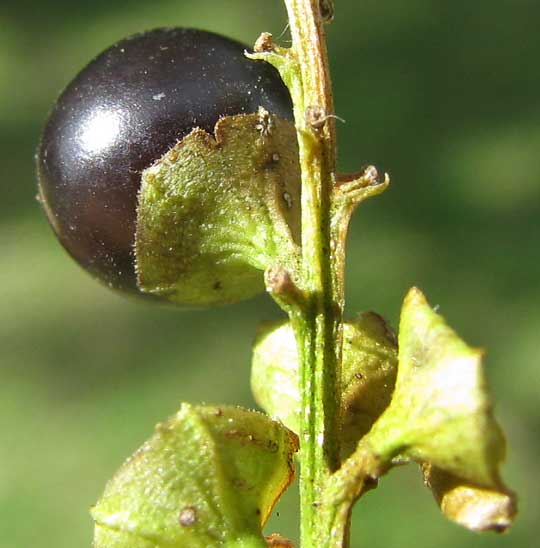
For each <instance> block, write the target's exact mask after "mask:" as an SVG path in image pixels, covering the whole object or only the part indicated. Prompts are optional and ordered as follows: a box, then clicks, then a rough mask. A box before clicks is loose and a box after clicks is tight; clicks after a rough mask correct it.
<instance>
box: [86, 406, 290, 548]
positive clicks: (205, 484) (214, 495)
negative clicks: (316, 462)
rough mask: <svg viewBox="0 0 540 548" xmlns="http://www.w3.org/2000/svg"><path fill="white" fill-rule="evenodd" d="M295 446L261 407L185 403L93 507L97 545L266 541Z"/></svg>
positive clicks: (232, 546)
mask: <svg viewBox="0 0 540 548" xmlns="http://www.w3.org/2000/svg"><path fill="white" fill-rule="evenodd" d="M296 450H297V439H296V436H294V434H292V433H291V432H290V431H288V430H287V429H285V428H284V427H283V426H281V425H280V424H279V423H277V422H275V421H272V420H271V419H269V418H268V417H267V416H265V415H263V414H261V413H257V412H254V411H248V410H246V409H242V408H239V407H229V406H220V407H203V406H197V407H195V406H190V405H188V404H183V405H182V407H181V409H180V411H179V412H178V413H177V414H176V415H175V416H174V417H172V418H170V419H169V420H168V421H166V422H165V423H162V424H159V425H157V427H156V431H155V433H154V435H153V436H152V437H151V438H150V439H149V440H148V441H147V442H146V443H145V444H144V445H143V446H142V447H141V448H140V449H139V450H138V451H136V452H135V453H134V455H133V456H132V457H131V458H130V459H129V460H128V461H127V462H126V463H125V464H124V465H123V466H122V467H121V468H120V470H119V471H118V472H117V474H116V475H115V477H114V478H113V479H112V480H111V481H110V482H109V483H108V485H107V487H106V489H105V493H104V494H103V497H102V498H101V500H100V501H99V502H98V503H97V504H96V506H95V507H94V508H93V509H92V516H93V518H94V520H95V522H96V531H95V539H94V547H95V548H150V547H152V548H185V547H186V546H189V547H190V548H214V547H215V548H217V547H224V548H262V547H265V546H266V542H265V540H264V537H263V536H262V533H261V531H262V527H263V525H264V524H265V522H266V520H267V519H268V516H269V513H270V511H271V509H272V507H273V505H274V503H275V501H276V500H277V498H278V497H279V496H280V495H281V493H282V492H283V491H284V490H285V488H286V487H287V486H288V485H289V483H290V482H291V481H292V478H293V476H294V470H293V464H292V458H293V454H294V452H295V451H296Z"/></svg>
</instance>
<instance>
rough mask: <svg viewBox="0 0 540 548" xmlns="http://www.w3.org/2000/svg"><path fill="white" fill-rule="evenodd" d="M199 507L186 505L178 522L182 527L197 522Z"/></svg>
mask: <svg viewBox="0 0 540 548" xmlns="http://www.w3.org/2000/svg"><path fill="white" fill-rule="evenodd" d="M197 519H198V518H197V509H196V508H195V506H186V507H185V508H184V509H183V510H182V511H181V512H180V516H179V517H178V522H179V523H180V525H181V526H182V527H191V526H192V525H195V523H197Z"/></svg>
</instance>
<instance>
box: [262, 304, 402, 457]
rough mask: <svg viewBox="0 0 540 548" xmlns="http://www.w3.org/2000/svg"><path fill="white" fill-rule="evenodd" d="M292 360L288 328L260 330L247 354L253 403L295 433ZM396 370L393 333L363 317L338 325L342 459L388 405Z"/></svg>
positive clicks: (297, 400) (379, 321) (295, 391)
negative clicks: (340, 331)
mask: <svg viewBox="0 0 540 548" xmlns="http://www.w3.org/2000/svg"><path fill="white" fill-rule="evenodd" d="M298 369H299V368H298V355H297V350H296V343H295V339H294V333H293V330H292V327H291V325H290V323H289V322H279V323H274V324H270V325H267V326H265V327H263V329H262V330H261V333H260V334H259V336H258V337H257V340H256V342H255V346H254V350H253V363H252V373H251V386H252V391H253V394H254V396H255V399H256V401H257V403H258V404H259V405H260V406H261V407H262V408H263V409H264V410H265V411H266V412H267V413H269V414H270V415H271V416H273V417H276V418H278V419H279V420H280V421H282V422H283V424H284V425H285V426H287V428H290V429H291V430H292V431H293V432H296V433H298V431H299V427H300V418H299V415H300V387H299V376H298V375H299V372H298ZM396 370H397V345H396V341H395V336H394V334H393V332H392V331H391V330H390V329H389V327H388V325H387V324H386V322H385V321H384V320H383V319H382V318H381V317H380V316H379V315H377V314H375V313H373V312H367V313H364V314H362V315H360V316H359V317H358V318H357V319H356V320H354V321H352V322H345V323H344V324H343V361H342V383H341V384H342V400H341V408H342V409H341V411H342V412H341V416H342V427H341V446H342V448H341V452H342V457H346V456H348V455H349V454H350V453H351V452H352V451H353V450H354V448H355V447H356V444H357V443H358V441H359V440H360V439H361V438H362V436H364V435H365V434H366V433H367V432H368V431H369V429H370V428H371V426H372V425H373V423H374V422H375V420H376V419H377V418H378V417H379V415H380V414H381V413H382V412H383V411H384V409H385V408H386V407H387V405H388V404H389V403H390V398H391V396H392V391H393V389H394V383H395V378H396Z"/></svg>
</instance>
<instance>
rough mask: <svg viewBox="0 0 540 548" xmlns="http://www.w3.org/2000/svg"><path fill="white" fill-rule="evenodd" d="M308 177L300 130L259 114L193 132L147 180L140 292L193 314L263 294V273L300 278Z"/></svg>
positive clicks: (140, 227) (139, 236)
mask: <svg viewBox="0 0 540 548" xmlns="http://www.w3.org/2000/svg"><path fill="white" fill-rule="evenodd" d="M299 223H300V172H299V164H298V147H297V142H296V133H295V129H294V126H293V125H292V124H291V123H290V122H287V121H286V120H282V119H280V118H278V117H275V116H273V115H271V114H269V113H268V112H266V111H264V110H263V109H260V111H259V113H258V114H248V115H238V116H230V117H225V118H222V119H221V120H220V121H219V122H218V123H217V124H216V128H215V135H209V134H208V133H206V132H205V131H204V130H201V129H195V130H193V131H192V132H191V133H190V134H189V135H188V136H186V137H185V138H184V139H183V140H182V141H180V142H179V143H178V144H177V145H176V146H175V147H173V148H172V149H171V150H170V151H169V152H168V153H167V154H165V155H164V156H163V157H162V158H161V159H160V160H159V161H158V162H157V163H156V164H154V165H153V166H152V167H150V168H148V169H147V170H145V171H144V172H143V176H142V186H141V191H140V195H139V207H138V211H137V231H136V245H135V252H136V270H137V276H138V285H139V287H140V289H141V290H142V291H144V292H148V293H151V294H154V295H156V296H159V297H161V298H164V299H166V300H169V301H171V302H174V303H176V304H183V305H188V306H208V305H213V304H226V303H233V302H237V301H240V300H243V299H246V298H249V297H251V296H253V295H255V294H256V293H258V292H261V291H263V290H264V281H263V275H262V271H264V270H266V269H267V268H269V267H271V266H274V265H276V264H279V265H281V266H283V267H285V268H286V269H287V270H288V272H289V273H290V274H291V275H294V273H295V272H297V271H298V264H297V263H298V257H299V245H300V225H299Z"/></svg>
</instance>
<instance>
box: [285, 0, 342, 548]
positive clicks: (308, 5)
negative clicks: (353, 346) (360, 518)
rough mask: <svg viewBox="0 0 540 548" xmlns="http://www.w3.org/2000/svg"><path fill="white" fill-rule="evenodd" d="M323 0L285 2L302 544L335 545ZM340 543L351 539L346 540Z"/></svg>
mask: <svg viewBox="0 0 540 548" xmlns="http://www.w3.org/2000/svg"><path fill="white" fill-rule="evenodd" d="M319 1H320V0H285V3H286V5H287V11H288V15H289V25H290V28H291V35H292V48H291V53H292V55H293V56H294V58H295V60H296V62H297V64H298V68H299V74H300V80H301V91H302V95H301V97H293V100H294V103H295V122H296V127H297V132H298V145H299V158H300V166H301V171H302V289H303V290H304V291H305V293H306V295H307V297H308V298H307V305H306V306H305V307H304V311H303V314H301V315H300V318H297V321H295V322H293V325H294V324H295V332H296V338H297V344H298V349H299V356H300V382H301V386H300V390H301V400H302V412H301V429H300V499H301V525H300V532H301V539H302V548H324V547H328V546H330V537H331V528H332V518H331V516H332V514H333V511H332V508H330V507H329V506H328V505H327V504H326V502H325V500H324V491H325V488H326V486H327V484H328V481H329V478H330V477H331V475H332V473H333V472H334V471H335V470H337V469H338V468H339V464H340V458H339V439H338V433H339V409H340V404H339V402H340V398H339V383H340V378H341V371H340V369H341V367H340V361H341V322H342V311H343V295H342V294H341V287H342V285H343V284H341V283H336V274H335V271H334V268H333V260H332V251H331V250H332V241H331V232H330V206H331V196H332V187H333V184H334V180H335V176H334V172H335V126H334V120H333V118H332V117H329V115H333V103H332V94H331V85H330V77H329V71H328V61H327V52H326V42H325V35H324V29H323V22H322V19H321V14H320V5H319ZM341 541H342V542H341V545H343V542H345V541H344V540H343V539H341Z"/></svg>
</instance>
